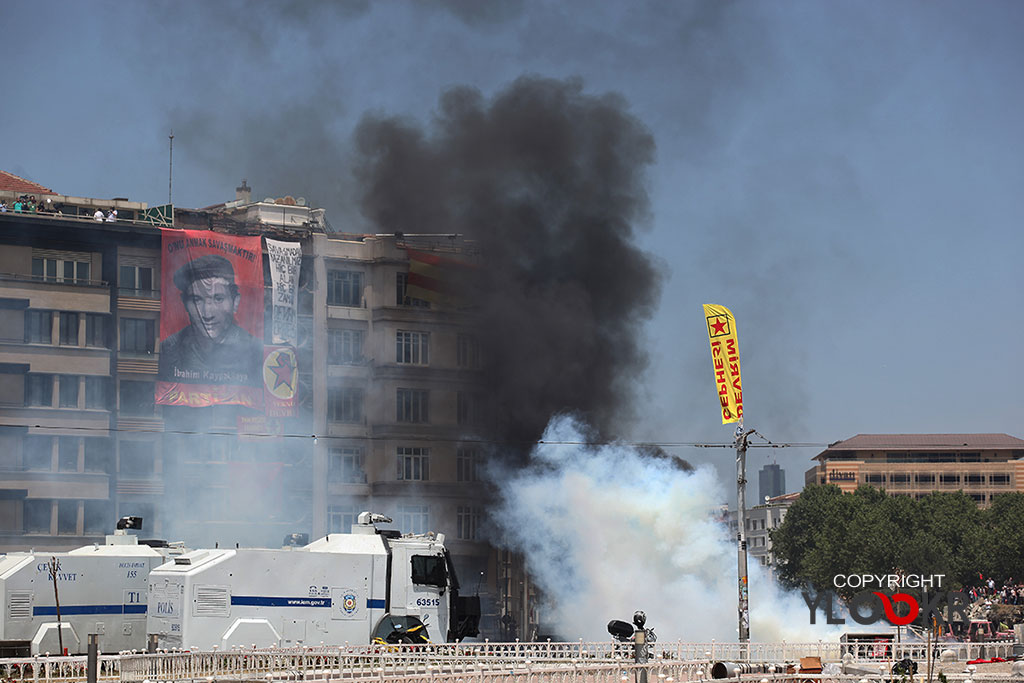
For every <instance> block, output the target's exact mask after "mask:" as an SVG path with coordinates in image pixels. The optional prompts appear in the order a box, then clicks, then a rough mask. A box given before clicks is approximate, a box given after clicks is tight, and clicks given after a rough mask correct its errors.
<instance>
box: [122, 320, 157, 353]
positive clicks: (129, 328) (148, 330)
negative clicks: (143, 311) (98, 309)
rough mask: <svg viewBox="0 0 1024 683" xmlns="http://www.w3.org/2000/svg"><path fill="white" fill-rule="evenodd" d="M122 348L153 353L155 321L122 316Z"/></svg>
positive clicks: (123, 349) (134, 351)
mask: <svg viewBox="0 0 1024 683" xmlns="http://www.w3.org/2000/svg"><path fill="white" fill-rule="evenodd" d="M120 322H121V350H122V351H130V352H132V353H153V349H154V348H155V341H156V340H155V323H154V321H152V320H144V319H139V318H121V321H120Z"/></svg>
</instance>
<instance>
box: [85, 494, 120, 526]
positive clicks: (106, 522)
mask: <svg viewBox="0 0 1024 683" xmlns="http://www.w3.org/2000/svg"><path fill="white" fill-rule="evenodd" d="M83 517H84V519H83V527H84V529H83V530H84V531H85V533H87V534H102V533H104V532H106V531H109V530H110V529H111V527H112V526H113V524H114V506H113V505H112V504H111V503H109V502H107V501H105V500H87V501H85V514H84V515H83Z"/></svg>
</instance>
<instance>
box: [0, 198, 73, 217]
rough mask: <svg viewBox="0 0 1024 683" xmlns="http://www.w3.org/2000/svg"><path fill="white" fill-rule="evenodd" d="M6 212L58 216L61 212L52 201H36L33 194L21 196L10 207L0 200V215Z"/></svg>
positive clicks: (47, 199)
mask: <svg viewBox="0 0 1024 683" xmlns="http://www.w3.org/2000/svg"><path fill="white" fill-rule="evenodd" d="M8 211H14V213H53V214H59V213H60V212H61V211H60V209H59V208H58V207H57V205H55V204H54V203H53V200H52V199H50V198H49V197H47V198H46V199H45V200H40V201H36V196H35V195H34V194H23V195H20V196H19V197H18V198H17V199H15V200H14V201H13V202H12V203H11V206H10V207H8V206H7V201H6V200H0V213H6V212H8Z"/></svg>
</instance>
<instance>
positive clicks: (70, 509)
mask: <svg viewBox="0 0 1024 683" xmlns="http://www.w3.org/2000/svg"><path fill="white" fill-rule="evenodd" d="M57 533H58V534H64V535H69V536H70V535H74V534H77V533H78V501H77V500H58V501H57Z"/></svg>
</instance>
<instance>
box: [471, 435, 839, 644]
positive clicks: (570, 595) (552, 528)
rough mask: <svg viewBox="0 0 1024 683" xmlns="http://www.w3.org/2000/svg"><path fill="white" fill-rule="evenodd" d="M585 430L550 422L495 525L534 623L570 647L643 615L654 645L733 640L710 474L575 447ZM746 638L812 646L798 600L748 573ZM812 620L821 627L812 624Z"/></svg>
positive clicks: (513, 476)
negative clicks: (529, 597) (544, 601)
mask: <svg viewBox="0 0 1024 683" xmlns="http://www.w3.org/2000/svg"><path fill="white" fill-rule="evenodd" d="M585 433H586V427H585V426H584V425H581V424H580V423H579V422H578V421H576V420H574V419H572V418H569V417H565V416H562V417H557V418H555V419H554V420H552V422H551V424H550V425H548V428H547V430H546V431H545V433H544V437H543V440H544V441H548V442H561V444H564V443H567V442H568V443H569V444H572V445H561V444H541V445H538V446H537V447H536V448H535V449H534V450H533V453H532V458H531V462H530V464H529V466H527V467H526V468H523V469H521V470H518V471H514V472H511V471H510V472H500V473H499V472H497V471H492V473H491V474H492V479H493V480H494V481H505V482H506V483H505V485H504V486H503V491H502V493H503V500H502V504H501V505H500V507H499V509H497V510H496V511H495V513H494V515H493V516H492V521H493V523H494V524H495V525H497V526H498V527H499V528H500V530H501V532H502V534H503V535H504V538H503V540H504V542H505V543H506V544H507V545H508V546H509V547H512V548H514V549H515V550H517V551H519V552H522V553H524V554H525V556H526V561H527V569H528V571H529V572H530V575H531V576H532V577H533V579H534V581H535V582H536V583H537V585H538V586H539V587H540V588H541V590H542V591H543V593H544V595H545V596H546V597H547V598H548V599H549V601H550V604H549V606H548V607H549V608H548V611H547V613H546V614H545V615H544V616H542V617H541V620H542V621H544V622H546V623H551V624H553V625H554V627H555V628H556V630H557V631H558V633H559V635H562V636H564V637H566V638H569V639H575V638H584V639H592V640H605V639H607V637H608V635H607V633H606V632H605V630H604V628H605V624H606V623H607V622H608V621H609V620H611V619H628V618H629V615H630V614H632V613H633V611H634V610H638V609H640V610H644V611H645V612H646V613H647V617H648V622H647V623H648V625H649V626H653V627H655V629H656V631H657V633H658V636H659V638H661V639H662V640H676V639H683V640H690V641H709V640H711V639H718V640H732V641H734V640H735V639H736V628H737V618H736V601H737V589H736V586H737V577H736V545H735V541H734V540H733V539H731V538H729V533H728V530H727V528H726V526H725V525H724V524H722V523H721V522H720V521H718V520H717V519H716V512H717V510H718V506H719V504H720V503H721V501H723V500H726V499H727V494H726V492H725V491H724V490H723V487H722V484H721V482H719V481H718V480H717V479H716V477H715V473H714V470H713V468H711V467H710V466H706V465H705V466H700V467H698V468H697V469H696V470H694V471H692V472H688V471H685V470H683V469H680V468H678V467H676V466H675V465H673V464H672V463H671V461H669V460H665V459H660V458H650V457H648V456H645V455H644V454H643V453H642V451H640V450H638V449H634V448H631V447H627V446H622V445H601V446H580V445H575V444H578V443H579V442H580V441H585ZM750 581H751V587H750V595H751V637H752V639H754V640H764V641H768V640H780V639H786V640H790V641H793V640H803V641H806V640H816V639H818V638H822V637H831V636H832V635H834V634H833V633H832V631H833V629H831V628H826V627H817V626H811V625H810V624H809V616H808V610H807V607H806V605H805V604H804V602H803V600H802V599H801V597H800V596H799V594H797V593H792V594H783V593H781V592H779V590H778V588H776V587H775V586H774V584H773V582H772V581H771V580H770V579H769V578H768V577H767V576H765V575H764V574H763V573H762V572H761V570H760V567H759V566H757V565H756V564H755V565H752V566H751V569H750ZM819 621H820V620H819Z"/></svg>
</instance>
